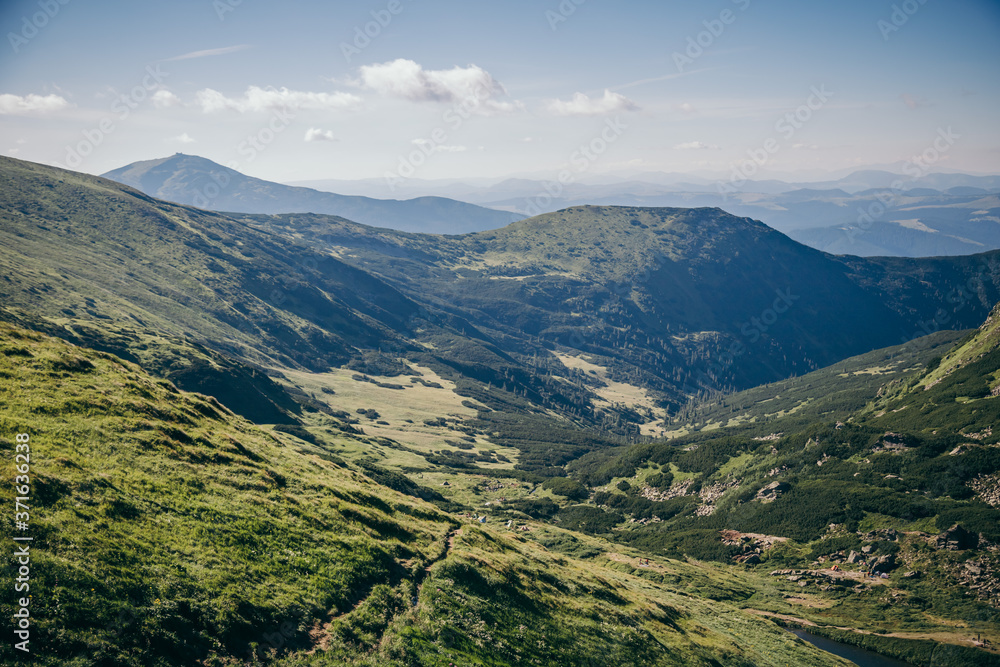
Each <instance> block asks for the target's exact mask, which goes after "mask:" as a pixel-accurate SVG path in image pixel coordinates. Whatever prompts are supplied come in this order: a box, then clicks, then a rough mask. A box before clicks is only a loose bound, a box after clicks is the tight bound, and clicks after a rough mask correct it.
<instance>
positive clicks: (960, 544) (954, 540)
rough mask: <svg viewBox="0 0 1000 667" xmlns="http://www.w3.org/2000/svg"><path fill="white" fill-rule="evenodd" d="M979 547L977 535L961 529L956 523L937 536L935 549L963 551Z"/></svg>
mask: <svg viewBox="0 0 1000 667" xmlns="http://www.w3.org/2000/svg"><path fill="white" fill-rule="evenodd" d="M978 546H979V535H978V534H977V533H972V532H969V531H968V530H966V529H965V528H962V527H961V526H959V525H958V524H957V523H956V524H955V525H954V526H952V527H951V528H949V529H948V530H946V531H944V532H943V533H941V534H940V535H938V536H937V548H938V549H948V550H949V551H965V550H966V549H975V548H976V547H978Z"/></svg>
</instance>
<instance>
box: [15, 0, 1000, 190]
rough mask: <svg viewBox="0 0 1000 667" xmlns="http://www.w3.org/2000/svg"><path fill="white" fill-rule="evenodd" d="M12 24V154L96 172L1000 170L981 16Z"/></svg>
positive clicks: (369, 9) (833, 10) (359, 10)
mask: <svg viewBox="0 0 1000 667" xmlns="http://www.w3.org/2000/svg"><path fill="white" fill-rule="evenodd" d="M0 24H2V25H3V27H4V28H5V30H4V33H5V35H6V36H7V42H8V44H7V45H6V46H5V47H4V48H6V49H9V50H8V51H7V52H6V54H7V55H6V57H5V58H4V63H5V65H6V67H4V68H3V70H2V74H0V115H2V116H3V118H4V121H5V122H4V124H3V127H2V129H0V150H2V151H3V152H4V154H6V155H10V156H14V157H19V158H23V159H28V160H32V161H36V162H42V163H45V164H57V165H60V166H65V167H68V168H72V169H77V170H79V171H84V172H88V173H94V174H100V173H104V172H106V171H108V170H111V169H115V168H117V167H121V166H124V165H126V164H129V163H131V162H135V161H140V160H148V159H155V158H160V157H164V156H168V155H171V154H173V153H175V152H183V153H187V154H195V155H200V156H203V157H206V158H208V159H211V160H214V161H216V162H219V163H221V164H226V165H227V166H230V167H233V168H235V169H238V170H239V171H241V172H244V173H246V174H248V175H252V176H256V177H259V178H264V179H267V180H273V181H279V182H295V181H303V180H322V179H340V180H358V179H371V178H376V179H387V180H391V179H394V178H399V179H410V178H413V179H426V180H439V179H458V180H462V179H503V178H508V177H524V176H525V175H531V174H534V175H536V177H538V178H549V179H558V178H559V176H560V174H562V175H563V176H564V177H565V178H566V179H567V180H568V181H570V182H586V181H587V180H588V179H591V178H594V177H600V176H602V175H619V174H639V173H642V172H676V173H688V174H711V175H712V176H711V177H713V178H729V179H730V180H739V179H741V178H749V179H751V180H760V179H766V178H779V179H782V180H789V179H791V178H794V179H795V180H801V181H810V180H822V179H823V178H824V175H823V174H824V172H833V173H836V172H847V171H853V170H854V169H859V168H868V167H871V166H883V167H884V166H886V165H900V166H901V168H904V169H905V168H906V167H907V164H909V168H910V169H911V170H912V171H920V172H921V173H931V172H935V171H952V170H955V171H963V172H967V173H975V174H984V173H998V172H1000V128H998V127H997V125H996V122H995V117H996V113H995V109H997V108H998V107H1000V90H998V89H997V86H996V85H995V83H994V82H995V79H996V77H995V67H996V63H997V62H1000V42H998V41H997V40H996V39H995V37H996V34H997V29H998V28H1000V6H998V5H997V4H996V3H993V2H987V1H985V0H979V1H974V0H965V1H963V2H960V3H958V4H955V3H951V4H948V5H945V4H943V3H932V2H926V0H924V2H920V0H908V2H876V3H864V2H860V1H853V2H847V3H837V4H836V5H834V4H833V3H813V4H809V5H807V6H803V5H802V4H800V3H799V4H797V3H791V2H787V1H786V2H779V3H771V4H767V5H765V4H763V3H757V2H756V1H755V0H720V1H719V2H716V3H714V4H712V5H711V6H708V5H697V6H689V5H685V6H680V7H678V6H661V5H659V4H655V3H648V2H633V3H629V4H627V5H621V4H618V5H614V6H612V5H606V4H601V3H597V2H587V1H586V0H563V1H562V2H557V1H555V0H553V1H552V2H547V3H543V4H542V5H541V6H536V5H534V4H529V3H527V2H515V3H507V4H505V5H503V6H502V7H501V6H494V5H482V6H478V5H477V6H469V5H468V4H459V3H448V2H433V3H428V2H425V3H412V2H409V1H408V0H380V1H374V2H367V3H364V4H362V5H353V6H351V7H343V6H338V7H330V6H326V5H324V4H323V3H319V2H315V1H314V0H303V1H301V2H294V3H290V4H289V3H285V4H283V5H281V11H280V12H279V11H276V8H275V7H274V6H268V5H263V6H261V5H251V4H249V3H243V2H242V1H241V0H215V1H214V2H212V1H209V0H200V1H197V2H196V1H194V0H187V1H184V2H177V3H171V4H170V5H142V6H137V5H135V3H127V2H123V1H116V2H104V3H98V4H97V5H96V6H95V5H94V4H88V5H83V4H77V3H71V2H66V3H65V4H62V3H60V2H59V1H58V0H53V1H52V2H51V3H49V4H46V3H45V2H38V1H37V0H35V1H34V2H20V1H18V2H11V3H6V4H5V6H4V7H3V9H0ZM106 45H114V48H107V46H106ZM123 54H129V57H123ZM529 177H530V176H529Z"/></svg>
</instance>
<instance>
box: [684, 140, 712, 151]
mask: <svg viewBox="0 0 1000 667" xmlns="http://www.w3.org/2000/svg"><path fill="white" fill-rule="evenodd" d="M709 148H718V146H716V145H714V144H706V143H705V142H703V141H685V142H684V143H682V144H677V145H676V146H674V150H675V151H692V150H694V151H700V150H708V149H709Z"/></svg>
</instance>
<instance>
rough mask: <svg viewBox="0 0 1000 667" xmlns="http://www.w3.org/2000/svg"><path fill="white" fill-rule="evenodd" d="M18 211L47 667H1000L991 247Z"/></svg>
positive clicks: (605, 223) (66, 189)
mask: <svg viewBox="0 0 1000 667" xmlns="http://www.w3.org/2000/svg"><path fill="white" fill-rule="evenodd" d="M0 184H2V187H0V242H2V244H3V247H4V248H5V253H4V254H3V255H2V257H0V266H2V280H0V378H2V383H0V392H2V393H3V397H2V400H3V404H4V406H5V410H4V413H3V415H2V416H0V424H2V425H3V429H2V430H3V433H4V434H5V435H4V437H3V438H0V443H2V447H3V448H5V451H8V450H11V448H12V447H13V445H12V444H11V443H12V439H11V438H8V437H7V435H6V434H13V433H19V432H30V433H31V438H32V442H33V443H38V444H37V450H36V449H34V448H33V453H35V456H36V457H37V458H36V459H35V460H34V463H33V465H34V470H35V471H36V472H35V479H34V482H33V484H34V486H33V490H32V494H33V497H34V498H35V502H36V504H37V505H38V508H37V510H36V517H37V518H34V519H33V526H34V528H33V529H34V530H35V531H36V532H35V533H34V534H35V535H36V542H35V546H34V547H33V548H34V549H35V550H36V551H35V552H33V553H34V556H33V557H34V558H37V560H36V561H34V562H35V563H36V567H37V571H38V573H39V574H38V575H37V576H38V577H39V579H38V580H37V584H33V585H37V586H38V587H39V589H40V590H43V591H45V592H46V593H45V596H44V598H43V599H44V601H41V602H40V603H39V605H38V607H37V610H36V614H35V616H36V618H37V621H36V622H37V626H36V628H35V632H36V633H37V634H36V637H37V638H38V639H37V641H38V642H39V643H40V644H41V643H43V642H44V644H45V646H46V651H45V653H44V656H40V657H39V658H38V662H39V664H46V665H61V664H74V662H73V661H78V662H79V663H80V664H89V663H88V662H87V661H95V660H98V659H99V660H102V661H103V662H101V663H100V664H114V665H141V664H158V665H161V664H162V665H173V664H177V665H181V664H192V662H191V660H192V656H194V658H195V660H196V661H197V662H198V663H199V664H206V665H237V664H274V665H324V664H325V665H371V664H382V665H399V666H401V667H402V666H404V665H406V666H409V665H447V664H469V665H473V664H483V665H486V664H553V665H563V664H565V665H581V664H582V665H674V664H676V665H709V664H725V665H730V664H731V665H775V666H778V665H787V664H815V665H827V664H829V665H837V664H847V663H845V662H844V661H843V660H841V659H839V658H836V657H835V656H832V655H831V654H829V653H825V652H822V651H819V650H818V649H816V648H815V647H813V646H812V645H811V644H809V643H806V642H803V641H801V640H800V639H798V638H796V637H795V636H794V635H793V634H791V633H790V632H789V631H788V629H789V628H797V627H806V628H808V630H809V632H811V633H813V634H815V635H818V636H822V637H827V638H830V639H834V640H837V641H840V642H844V643H848V644H852V645H857V646H861V647H863V648H868V649H871V650H875V651H877V652H879V653H881V654H884V655H888V656H892V657H895V658H898V659H901V660H904V661H906V662H908V663H910V664H914V665H930V664H934V665H940V664H947V665H991V664H1000V653H998V652H997V650H996V647H997V646H998V645H1000V623H998V622H997V621H998V618H1000V616H998V614H1000V598H998V595H1000V588H998V582H1000V578H998V574H1000V532H998V528H997V526H1000V509H998V507H997V503H996V498H995V495H996V494H995V489H996V479H997V475H998V474H1000V446H998V444H1000V440H998V438H1000V433H997V434H994V429H993V427H994V426H995V424H996V423H997V421H998V417H1000V403H997V402H996V401H997V400H998V399H997V396H998V394H1000V344H998V343H1000V339H998V337H997V331H998V327H1000V316H998V310H997V303H998V302H1000V254H998V252H996V251H994V252H988V253H983V254H979V255H974V256H969V257H940V258H870V259H866V258H861V257H853V256H834V255H828V254H824V253H822V252H820V251H817V250H814V249H811V248H807V247H805V246H803V245H800V244H799V243H797V242H795V241H793V240H792V239H790V238H788V237H787V236H785V235H784V234H781V233H780V232H777V231H775V230H773V229H771V228H769V227H767V226H765V225H764V224H763V223H761V222H759V221H756V220H753V219H750V218H745V217H738V216H735V215H731V214H729V213H727V212H725V211H723V210H720V209H717V208H701V209H677V208H639V207H615V206H581V207H573V208H568V209H564V210H560V211H557V212H554V213H550V214H544V215H541V216H538V217H535V218H531V219H528V220H522V221H518V222H514V223H513V224H510V225H508V226H506V227H503V228H501V229H494V230H488V231H480V232H474V233H467V234H460V235H430V234H417V233H411V232H403V231H393V230H391V229H386V228H375V227H369V226H366V225H363V224H360V223H357V222H352V221H351V220H348V219H345V218H340V217H336V216H331V215H323V214H314V213H294V212H293V213H288V212H284V213H281V214H271V213H263V212H261V213H229V214H223V213H216V212H211V211H207V210H202V209H198V208H193V207H190V206H184V205H181V204H175V203H170V202H166V201H162V200H159V199H154V198H152V197H150V196H148V195H146V194H143V193H142V192H140V191H138V190H134V189H132V188H131V187H128V186H124V185H121V184H119V183H115V182H113V181H109V180H106V179H102V178H99V177H94V176H89V175H85V174H81V173H76V172H69V171H65V170H60V169H56V168H53V167H46V166H42V165H39V164H35V163H29V162H24V161H19V160H15V159H11V158H0ZM782 295H785V299H784V301H782ZM8 453H12V451H8ZM12 461H13V457H12V456H7V457H5V458H4V464H3V465H4V470H5V474H9V475H11V476H12V475H13V474H14V473H13V466H12ZM39 597H40V598H42V597H43V596H42V595H39ZM3 604H4V609H5V610H6V609H11V613H12V607H11V605H10V602H9V601H5V602H4V603H3ZM94 609H97V610H99V611H98V612H96V613H94V612H92V611H91V610H94ZM983 640H986V641H983ZM8 648H9V647H6V646H5V647H4V650H7V649H8ZM98 656H101V657H100V658H98Z"/></svg>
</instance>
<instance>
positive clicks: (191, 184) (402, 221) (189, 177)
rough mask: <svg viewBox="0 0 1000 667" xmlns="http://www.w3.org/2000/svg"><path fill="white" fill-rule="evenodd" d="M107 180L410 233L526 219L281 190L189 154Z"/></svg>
mask: <svg viewBox="0 0 1000 667" xmlns="http://www.w3.org/2000/svg"><path fill="white" fill-rule="evenodd" d="M103 176H104V177H105V178H109V179H111V180H114V181H117V182H119V183H122V184H124V185H128V186H131V187H133V188H136V189H137V190H140V191H142V192H144V193H146V194H147V195H150V196H151V197H157V198H160V199H166V200H169V201H172V202H175V203H178V204H183V205H185V206H197V207H198V208H203V209H208V210H213V211H232V212H236V213H259V214H267V215H273V214H278V213H318V214H326V215H336V216H340V217H343V218H347V219H349V220H352V221H354V222H359V223H361V224H365V225H371V226H374V227H388V228H391V229H397V230H400V231H410V232H425V233H435V234H461V233H468V232H477V231H481V230H484V229H495V228H497V227H501V226H503V225H506V224H508V223H510V222H512V221H513V220H518V219H520V218H521V217H523V216H517V215H514V214H511V213H508V212H505V211H497V210H494V209H489V208H484V207H482V206H477V205H475V204H468V203H465V202H460V201H456V200H454V199H445V198H443V197H421V198H419V199H413V200H405V201H400V200H395V199H392V200H385V199H372V198H369V197H357V196H345V195H339V194H335V193H331V192H320V191H319V190H314V189H312V188H303V187H295V186H290V185H283V184H281V183H274V182H271V181H265V180H263V179H259V178H254V177H251V176H247V175H245V174H243V173H241V172H239V171H237V170H235V169H232V168H230V167H227V166H224V165H221V164H219V163H217V162H213V161H212V160H210V159H208V158H205V157H201V156H198V155H188V154H186V153H174V154H173V155H171V156H169V157H164V158H157V159H154V160H144V161H140V162H133V163H132V164H129V165H126V166H124V167H121V168H119V169H114V170H112V171H109V172H107V173H106V174H103Z"/></svg>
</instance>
